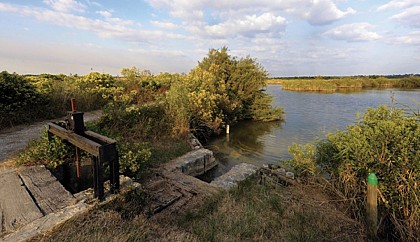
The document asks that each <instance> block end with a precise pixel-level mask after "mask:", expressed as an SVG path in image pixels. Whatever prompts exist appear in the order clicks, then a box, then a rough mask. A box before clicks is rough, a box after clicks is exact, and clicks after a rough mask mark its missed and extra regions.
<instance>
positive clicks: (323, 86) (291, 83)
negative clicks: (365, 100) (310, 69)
mask: <svg viewBox="0 0 420 242" xmlns="http://www.w3.org/2000/svg"><path fill="white" fill-rule="evenodd" d="M267 84H280V85H282V88H283V89H284V90H291V91H303V92H337V91H339V90H347V89H355V90H357V89H363V88H420V76H418V75H406V76H402V77H393V78H390V77H385V76H374V77H371V76H353V77H307V78H273V79H269V80H267Z"/></svg>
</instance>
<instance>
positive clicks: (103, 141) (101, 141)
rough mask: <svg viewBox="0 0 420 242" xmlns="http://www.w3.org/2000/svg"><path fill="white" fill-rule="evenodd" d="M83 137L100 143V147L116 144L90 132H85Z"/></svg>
mask: <svg viewBox="0 0 420 242" xmlns="http://www.w3.org/2000/svg"><path fill="white" fill-rule="evenodd" d="M85 137H87V138H92V139H93V140H94V141H95V142H97V143H100V144H102V145H105V144H113V143H117V141H116V140H114V139H111V138H108V137H106V136H103V135H100V134H97V133H95V132H92V131H85Z"/></svg>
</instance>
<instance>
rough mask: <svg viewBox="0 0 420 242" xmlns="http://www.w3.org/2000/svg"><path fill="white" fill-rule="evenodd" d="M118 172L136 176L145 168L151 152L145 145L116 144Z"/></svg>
mask: <svg viewBox="0 0 420 242" xmlns="http://www.w3.org/2000/svg"><path fill="white" fill-rule="evenodd" d="M118 153H119V154H120V156H119V162H120V172H121V173H124V174H130V175H133V174H136V173H138V172H140V171H141V170H144V168H145V167H147V163H148V162H149V161H150V157H151V155H152V152H151V150H150V148H149V147H148V144H147V143H128V142H118Z"/></svg>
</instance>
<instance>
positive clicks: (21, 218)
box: [0, 171, 43, 231]
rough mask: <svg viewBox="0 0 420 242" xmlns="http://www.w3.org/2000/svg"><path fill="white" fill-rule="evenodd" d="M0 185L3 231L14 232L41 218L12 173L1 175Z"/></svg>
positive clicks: (19, 180)
mask: <svg viewBox="0 0 420 242" xmlns="http://www.w3.org/2000/svg"><path fill="white" fill-rule="evenodd" d="M0 184H1V186H0V195H1V196H0V207H1V210H2V216H3V218H2V219H3V226H2V227H3V228H2V229H3V230H4V231H11V230H14V229H16V228H18V227H20V226H21V225H24V224H27V223H29V222H32V221H34V220H35V219H38V218H40V217H42V216H43V214H42V212H41V211H40V210H39V208H38V207H37V206H36V204H35V203H34V201H33V200H32V198H31V196H30V195H29V193H28V192H27V190H26V188H25V186H23V184H22V181H21V179H20V178H19V176H18V175H17V174H16V173H15V172H14V171H11V172H7V173H2V174H1V175H0Z"/></svg>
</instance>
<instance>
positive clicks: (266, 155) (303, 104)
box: [207, 85, 420, 177]
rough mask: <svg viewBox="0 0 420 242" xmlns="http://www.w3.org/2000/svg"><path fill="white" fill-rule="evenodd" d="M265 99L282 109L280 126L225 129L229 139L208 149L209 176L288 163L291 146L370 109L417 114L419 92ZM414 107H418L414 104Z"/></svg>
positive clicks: (280, 93) (277, 91)
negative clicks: (213, 163) (214, 161)
mask: <svg viewBox="0 0 420 242" xmlns="http://www.w3.org/2000/svg"><path fill="white" fill-rule="evenodd" d="M267 93H269V94H270V95H272V96H273V97H274V105H276V106H279V107H283V108H284V111H285V112H286V115H285V120H284V121H281V122H268V123H259V122H251V121H250V122H242V123H240V124H237V125H235V126H233V127H231V128H230V134H229V136H225V135H222V136H220V137H218V138H215V139H214V140H212V141H211V142H209V144H208V145H207V148H209V149H211V150H213V151H214V153H215V155H216V158H218V159H219V162H220V165H219V167H218V168H217V170H215V171H214V172H215V173H214V174H213V176H216V177H217V176H218V175H221V174H223V173H225V172H227V171H228V170H229V169H230V168H231V167H232V166H234V165H236V164H238V163H241V162H246V163H251V164H254V165H257V166H261V165H263V164H267V163H271V164H276V163H278V162H279V160H284V159H290V158H291V156H290V155H289V153H288V152H287V147H288V146H290V145H292V144H293V143H298V144H306V143H309V142H312V141H314V140H315V139H316V138H317V137H319V138H322V137H325V134H326V133H327V132H329V131H335V130H344V129H345V128H346V127H347V126H348V125H351V124H354V123H355V122H356V121H357V114H358V113H360V115H361V116H362V115H363V113H364V111H365V110H366V109H367V108H369V107H372V108H376V107H378V106H380V105H383V104H385V105H387V106H388V107H390V106H391V103H392V101H391V100H392V99H391V96H392V95H393V96H394V99H395V102H394V103H395V106H397V107H399V108H406V107H407V106H408V107H410V108H411V109H414V110H415V111H418V109H419V108H420V106H419V103H420V95H419V94H420V89H415V90H413V89H410V90H401V89H379V90H378V89H370V90H360V91H357V92H346V93H331V94H325V93H309V92H293V91H285V90H282V89H281V86H279V85H269V86H268V87H267ZM416 102H417V104H416Z"/></svg>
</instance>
